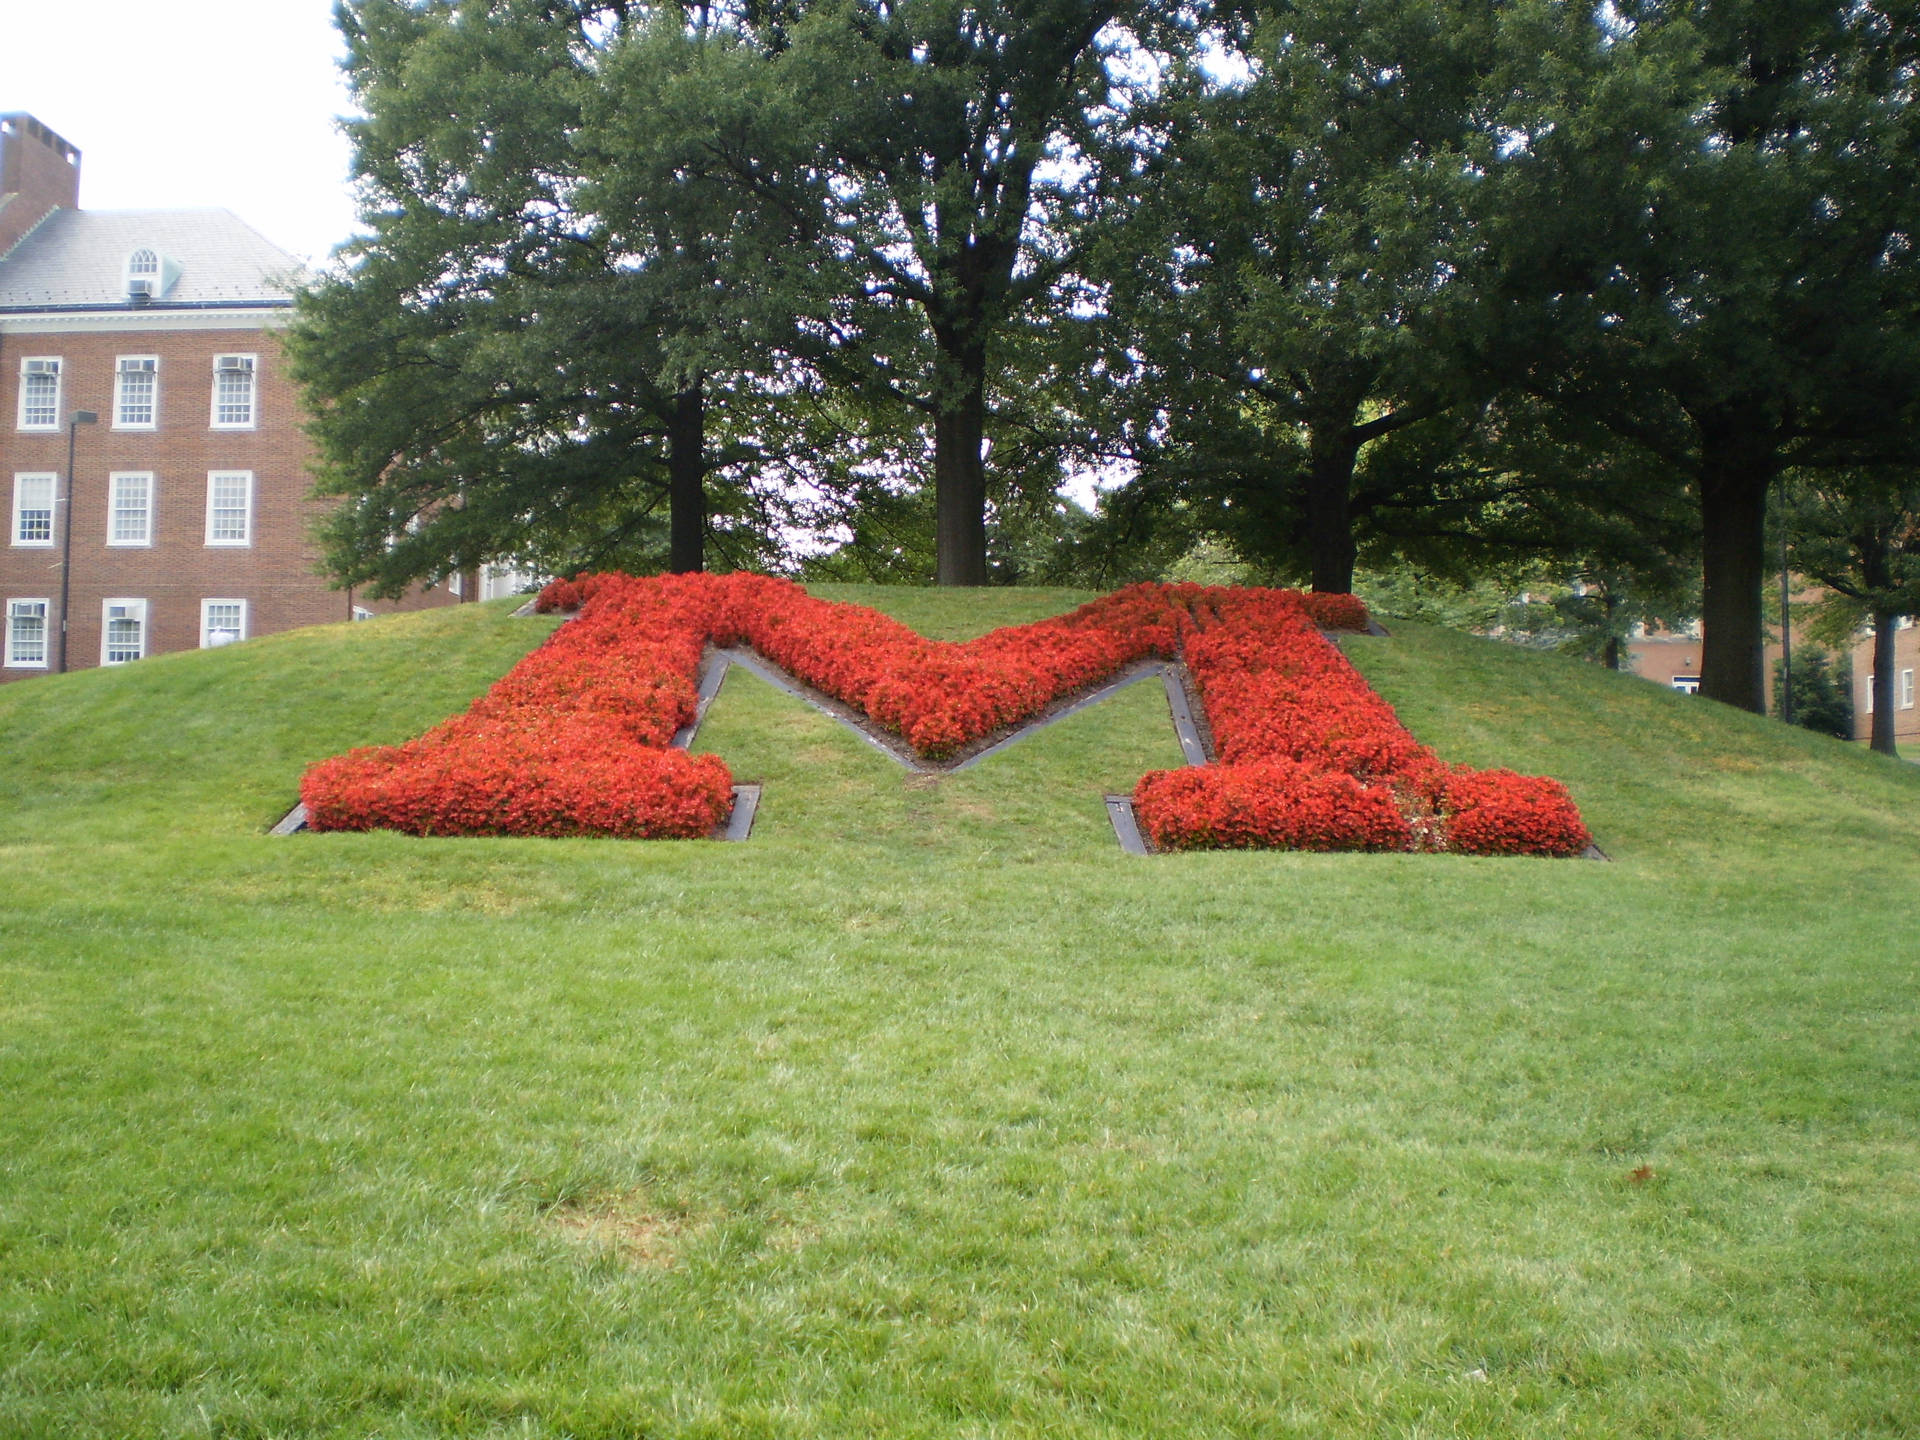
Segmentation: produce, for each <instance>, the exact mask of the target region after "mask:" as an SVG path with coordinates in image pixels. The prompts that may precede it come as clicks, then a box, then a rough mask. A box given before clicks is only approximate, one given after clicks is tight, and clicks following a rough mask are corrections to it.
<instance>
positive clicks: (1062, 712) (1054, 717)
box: [952, 665, 1165, 774]
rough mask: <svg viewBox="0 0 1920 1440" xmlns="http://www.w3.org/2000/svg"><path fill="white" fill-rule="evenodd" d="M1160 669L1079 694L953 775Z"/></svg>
mask: <svg viewBox="0 0 1920 1440" xmlns="http://www.w3.org/2000/svg"><path fill="white" fill-rule="evenodd" d="M1164 669H1165V667H1164V666H1160V665H1150V666H1147V667H1146V668H1144V669H1142V670H1140V671H1139V672H1138V673H1136V674H1133V675H1126V676H1123V677H1122V678H1120V679H1118V680H1115V681H1113V682H1112V683H1110V684H1107V685H1102V686H1101V687H1100V688H1099V689H1098V690H1095V691H1094V692H1093V693H1092V694H1091V695H1082V696H1081V697H1080V698H1079V699H1078V700H1076V701H1074V702H1073V703H1072V704H1071V705H1068V706H1065V707H1064V708H1062V709H1059V710H1056V711H1054V712H1053V713H1052V714H1051V715H1049V716H1047V717H1046V718H1045V719H1044V720H1035V721H1032V722H1030V723H1029V724H1026V725H1022V726H1021V727H1020V728H1019V729H1018V730H1016V731H1014V732H1013V733H1012V734H1011V735H1009V736H1007V737H1006V738H1005V739H1004V740H999V741H996V742H995V743H994V744H992V745H989V746H988V747H987V748H986V749H984V750H982V751H981V752H980V753H979V754H977V755H969V756H968V757H967V758H966V759H964V760H962V761H961V762H960V763H959V764H958V765H955V766H953V767H952V771H953V773H954V774H958V773H959V772H960V771H962V770H970V769H972V768H973V767H974V766H975V765H978V764H979V763H980V762H981V761H982V760H985V759H986V758H987V757H988V756H990V755H998V754H999V753H1000V752H1001V751H1002V750H1005V749H1006V748H1007V747H1008V746H1009V745H1016V744H1018V743H1019V742H1020V741H1022V740H1024V739H1026V738H1027V737H1028V736H1029V735H1034V734H1038V733H1039V732H1040V731H1042V730H1044V729H1046V728H1047V727H1048V726H1049V725H1052V724H1054V723H1055V722H1057V721H1060V720H1064V719H1066V718H1067V717H1068V716H1069V715H1077V714H1079V713H1080V711H1082V710H1085V709H1086V708H1087V707H1088V706H1090V705H1098V704H1099V703H1100V702H1101V701H1102V700H1106V699H1109V698H1111V697H1112V696H1114V695H1118V694H1119V693H1120V692H1121V691H1122V690H1124V689H1126V688H1127V687H1128V686H1129V685H1138V684H1139V683H1140V682H1141V681H1142V680H1147V679H1151V678H1152V677H1153V675H1154V674H1155V673H1156V672H1158V671H1164Z"/></svg>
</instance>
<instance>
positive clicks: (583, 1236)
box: [546, 1195, 713, 1270]
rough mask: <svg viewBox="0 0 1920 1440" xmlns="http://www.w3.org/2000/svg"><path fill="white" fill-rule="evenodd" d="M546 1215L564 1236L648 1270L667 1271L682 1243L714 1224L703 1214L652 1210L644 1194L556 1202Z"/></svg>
mask: <svg viewBox="0 0 1920 1440" xmlns="http://www.w3.org/2000/svg"><path fill="white" fill-rule="evenodd" d="M546 1218H547V1223H548V1224H549V1225H551V1226H553V1228H554V1229H555V1230H557V1231H559V1232H560V1233H561V1234H562V1235H565V1236H566V1237H567V1238H568V1239H570V1240H573V1241H576V1242H577V1243H579V1244H582V1245H589V1246H592V1247H594V1248H595V1249H599V1250H605V1251H610V1252H612V1253H613V1254H615V1255H617V1256H619V1257H620V1258H621V1259H622V1260H624V1261H626V1262H627V1263H628V1264H629V1265H634V1266H637V1267H640V1268H643V1269H649V1270H670V1269H672V1268H673V1266H674V1265H675V1264H676V1263H677V1262H678V1261H679V1259H680V1253H681V1251H682V1250H683V1249H684V1248H685V1246H686V1245H687V1244H688V1243H689V1242H691V1241H692V1240H694V1239H696V1238H697V1237H698V1236H700V1235H701V1234H702V1233H704V1232H705V1231H707V1230H709V1229H711V1228H712V1225H713V1221H712V1220H711V1219H710V1218H708V1217H706V1216H700V1215H687V1214H682V1213H678V1212H675V1211H671V1210H661V1209H654V1208H652V1207H650V1206H649V1205H648V1203H647V1200H646V1197H645V1196H643V1195H608V1196H602V1197H600V1198H599V1199H596V1200H587V1201H580V1202H578V1203H574V1202H569V1203H567V1204H564V1205H556V1206H555V1207H554V1208H553V1209H552V1210H550V1211H548V1212H547V1217H546Z"/></svg>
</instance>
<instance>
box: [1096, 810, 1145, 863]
mask: <svg viewBox="0 0 1920 1440" xmlns="http://www.w3.org/2000/svg"><path fill="white" fill-rule="evenodd" d="M1103 798H1104V799H1105V800H1106V802H1107V819H1109V820H1111V821H1112V822H1113V833H1114V837H1115V838H1116V839H1117V840H1119V842H1120V848H1121V849H1122V850H1124V851H1126V853H1127V854H1129V855H1147V854H1151V853H1152V852H1151V851H1149V850H1148V849H1147V842H1146V840H1145V839H1144V838H1143V837H1142V836H1141V834H1140V822H1139V821H1138V820H1137V819H1136V818H1135V817H1134V813H1133V797H1132V796H1131V795H1107V796H1104V797H1103Z"/></svg>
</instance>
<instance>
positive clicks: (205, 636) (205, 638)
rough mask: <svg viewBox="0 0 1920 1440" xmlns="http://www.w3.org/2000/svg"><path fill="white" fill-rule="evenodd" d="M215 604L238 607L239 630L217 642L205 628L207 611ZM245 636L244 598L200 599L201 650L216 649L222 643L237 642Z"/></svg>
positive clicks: (245, 605) (245, 615)
mask: <svg viewBox="0 0 1920 1440" xmlns="http://www.w3.org/2000/svg"><path fill="white" fill-rule="evenodd" d="M215 605H238V606H239V607H240V628H239V630H238V631H237V632H235V633H234V634H233V635H232V636H231V638H229V639H226V640H221V641H218V642H215V641H214V640H213V639H212V637H211V634H210V632H209V630H208V628H207V625H208V616H207V612H208V611H210V610H211V609H212V608H213V607H214V606H215ZM246 638H247V602H246V601H245V600H238V599H233V600H220V599H214V600H202V601H201V602H200V648H201V649H202V650H216V649H218V648H219V647H220V646H222V645H233V644H237V643H238V642H240V641H242V640H244V639H246Z"/></svg>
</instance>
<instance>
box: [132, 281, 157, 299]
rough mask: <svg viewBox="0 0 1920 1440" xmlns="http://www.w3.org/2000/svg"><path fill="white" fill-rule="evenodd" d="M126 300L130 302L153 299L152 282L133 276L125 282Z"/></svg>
mask: <svg viewBox="0 0 1920 1440" xmlns="http://www.w3.org/2000/svg"><path fill="white" fill-rule="evenodd" d="M127 298H128V299H130V300H151V299H153V281H152V280H150V279H148V278H147V277H145V276H135V277H134V278H133V279H131V280H129V281H127Z"/></svg>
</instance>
